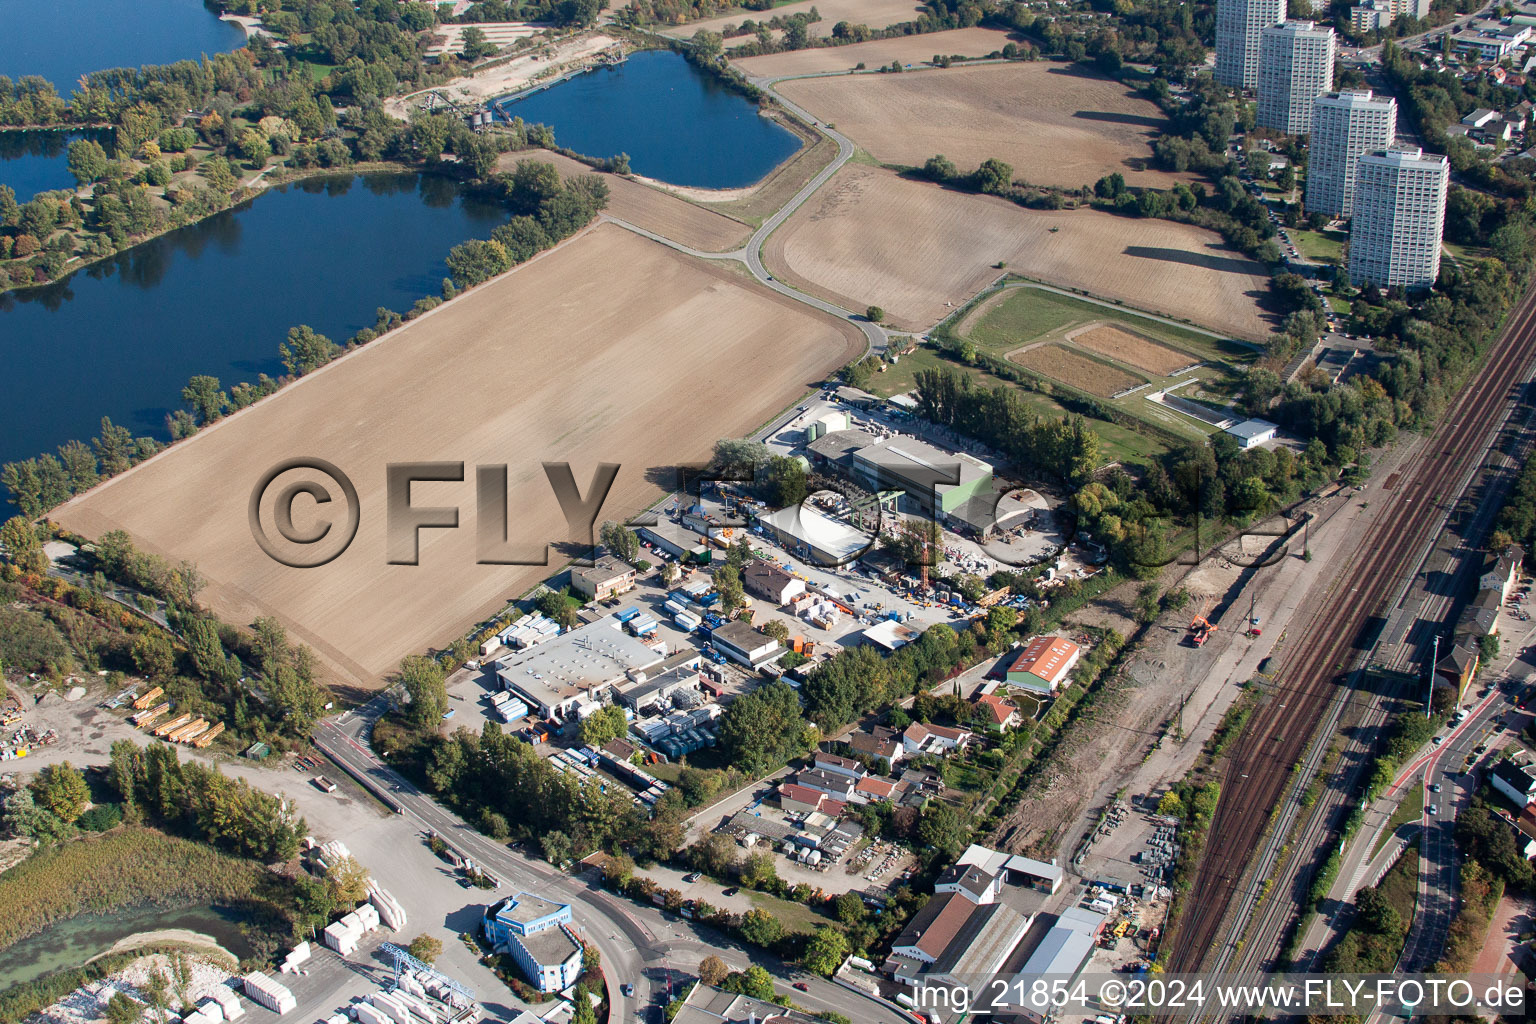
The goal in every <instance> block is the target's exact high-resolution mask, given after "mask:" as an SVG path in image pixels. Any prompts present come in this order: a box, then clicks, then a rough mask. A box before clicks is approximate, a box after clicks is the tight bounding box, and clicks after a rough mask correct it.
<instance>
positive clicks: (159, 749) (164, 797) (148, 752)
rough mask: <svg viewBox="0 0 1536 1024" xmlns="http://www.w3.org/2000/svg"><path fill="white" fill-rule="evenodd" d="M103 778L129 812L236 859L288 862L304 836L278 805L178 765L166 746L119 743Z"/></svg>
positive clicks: (189, 764) (237, 783) (211, 772)
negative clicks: (147, 817) (232, 855)
mask: <svg viewBox="0 0 1536 1024" xmlns="http://www.w3.org/2000/svg"><path fill="white" fill-rule="evenodd" d="M107 778H108V781H109V783H110V785H111V786H112V789H113V790H114V791H116V793H117V794H118V796H119V797H120V798H121V799H122V801H123V804H124V805H125V807H127V808H128V809H129V810H130V812H136V813H139V814H142V815H147V816H149V817H152V818H154V819H155V820H157V821H158V822H159V823H160V824H162V825H163V826H164V827H165V828H167V829H169V830H170V831H173V832H179V833H181V834H183V835H186V836H189V837H192V838H196V839H201V840H202V841H204V842H207V843H211V844H212V845H214V846H217V847H219V848H220V849H223V850H225V851H227V852H229V853H232V854H235V855H236V856H239V857H249V858H251V859H253V860H258V861H261V862H263V863H275V862H278V861H286V860H289V859H291V858H292V857H294V856H295V855H296V854H297V853H298V852H299V844H300V842H301V840H302V839H303V838H304V836H305V835H306V834H307V833H308V830H309V829H308V826H307V825H306V824H305V822H304V819H303V818H300V817H297V816H296V815H295V814H294V812H293V809H292V807H290V806H289V805H288V804H287V803H286V802H284V801H283V800H280V799H278V798H277V797H273V796H270V795H268V794H266V793H263V792H262V791H261V790H259V789H256V788H254V787H253V786H251V785H250V784H249V783H247V782H246V781H245V780H244V779H232V778H230V777H229V776H227V775H224V774H223V773H221V772H220V771H219V770H218V769H217V768H215V767H212V766H209V765H206V764H203V763H202V762H200V761H181V760H180V759H179V757H178V756H177V753H176V748H175V747H173V746H171V745H170V744H168V743H152V744H150V745H149V746H148V747H140V746H139V745H138V744H136V743H134V742H133V741H132V740H118V741H117V742H115V743H113V744H112V751H111V761H110V764H109V767H108V770H107Z"/></svg>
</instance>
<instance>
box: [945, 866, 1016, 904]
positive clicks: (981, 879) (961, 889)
mask: <svg viewBox="0 0 1536 1024" xmlns="http://www.w3.org/2000/svg"><path fill="white" fill-rule="evenodd" d="M933 891H934V892H936V893H941V892H954V893H959V894H960V895H961V896H964V897H965V898H966V899H968V900H970V901H971V902H972V903H993V902H995V901H996V900H997V897H998V894H999V893H1001V892H1002V891H1003V876H1002V875H1000V874H993V873H991V872H989V871H985V870H983V869H982V868H980V867H977V866H976V865H975V864H953V865H950V866H949V867H948V868H946V869H945V870H944V873H943V874H941V875H940V876H939V877H938V880H937V881H936V882H934V883H933Z"/></svg>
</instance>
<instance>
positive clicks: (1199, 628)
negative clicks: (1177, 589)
mask: <svg viewBox="0 0 1536 1024" xmlns="http://www.w3.org/2000/svg"><path fill="white" fill-rule="evenodd" d="M1214 632H1216V624H1215V623H1214V622H1212V621H1211V620H1209V619H1207V618H1206V617H1205V616H1204V615H1196V616H1195V620H1194V621H1193V622H1191V623H1190V624H1189V642H1190V643H1191V644H1193V645H1194V646H1195V647H1204V646H1205V642H1206V641H1207V640H1209V639H1210V638H1211V634H1212V633H1214Z"/></svg>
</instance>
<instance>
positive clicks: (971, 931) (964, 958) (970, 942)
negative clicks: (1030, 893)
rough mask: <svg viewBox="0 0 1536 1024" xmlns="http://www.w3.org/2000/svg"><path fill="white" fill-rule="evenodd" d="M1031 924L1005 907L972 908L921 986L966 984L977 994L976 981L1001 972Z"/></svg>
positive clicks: (1031, 919) (1008, 907)
mask: <svg viewBox="0 0 1536 1024" xmlns="http://www.w3.org/2000/svg"><path fill="white" fill-rule="evenodd" d="M1033 920H1034V919H1033V918H1032V917H1030V916H1028V915H1026V914H1021V913H1019V912H1018V911H1017V910H1015V909H1013V908H1012V907H1010V906H1008V905H1007V904H1006V903H986V904H981V905H974V906H972V909H971V913H970V915H969V916H968V917H966V919H965V923H964V924H962V925H961V926H960V931H959V932H958V933H957V934H956V935H955V938H954V941H953V942H951V943H950V944H949V947H948V948H947V949H945V950H944V953H943V955H942V956H940V957H939V958H938V959H937V960H935V961H934V962H933V965H932V966H931V967H929V968H928V970H927V971H925V972H924V974H923V983H924V984H931V985H943V986H945V987H949V988H952V987H954V986H957V985H959V986H965V985H967V984H968V983H969V984H970V985H972V986H974V990H975V991H977V992H980V991H981V988H982V986H981V984H980V982H979V979H982V978H991V977H992V976H993V975H995V974H996V973H997V972H998V970H1000V969H1001V968H1002V966H1003V964H1004V963H1005V962H1006V961H1007V959H1008V955H1009V954H1010V953H1012V952H1013V951H1014V949H1015V947H1017V946H1018V944H1019V941H1020V940H1021V939H1023V938H1024V933H1025V932H1027V931H1029V926H1030V924H1031V923H1032V922H1033Z"/></svg>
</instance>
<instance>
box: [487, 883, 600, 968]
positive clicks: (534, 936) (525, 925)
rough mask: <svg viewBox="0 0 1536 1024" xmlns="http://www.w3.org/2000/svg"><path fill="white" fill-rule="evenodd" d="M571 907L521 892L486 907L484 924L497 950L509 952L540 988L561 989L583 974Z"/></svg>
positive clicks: (579, 945) (580, 947)
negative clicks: (572, 926) (572, 928)
mask: <svg viewBox="0 0 1536 1024" xmlns="http://www.w3.org/2000/svg"><path fill="white" fill-rule="evenodd" d="M570 926H571V908H570V905H569V904H567V903H555V902H553V901H551V900H546V899H543V898H541V897H539V896H535V895H533V894H532V893H526V892H520V893H518V894H517V895H516V896H508V897H507V898H506V899H504V900H501V901H500V902H498V903H493V904H491V905H490V906H489V907H486V908H485V917H484V920H483V922H482V927H483V929H484V931H485V938H486V941H488V942H490V943H491V945H492V946H493V947H494V948H495V949H496V951H497V952H502V953H508V954H510V955H511V956H512V959H513V960H515V961H517V965H518V966H519V967H520V968H522V971H523V974H525V975H526V976H527V977H528V980H529V981H530V982H531V983H532V984H533V986H534V987H535V988H537V989H538V990H539V991H540V992H559V991H560V990H562V989H565V988H569V987H570V986H572V985H574V984H575V983H576V978H577V977H578V976H579V975H580V974H581V959H582V946H581V941H580V940H579V939H577V938H576V933H575V932H573V931H572V930H571V927H570Z"/></svg>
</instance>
